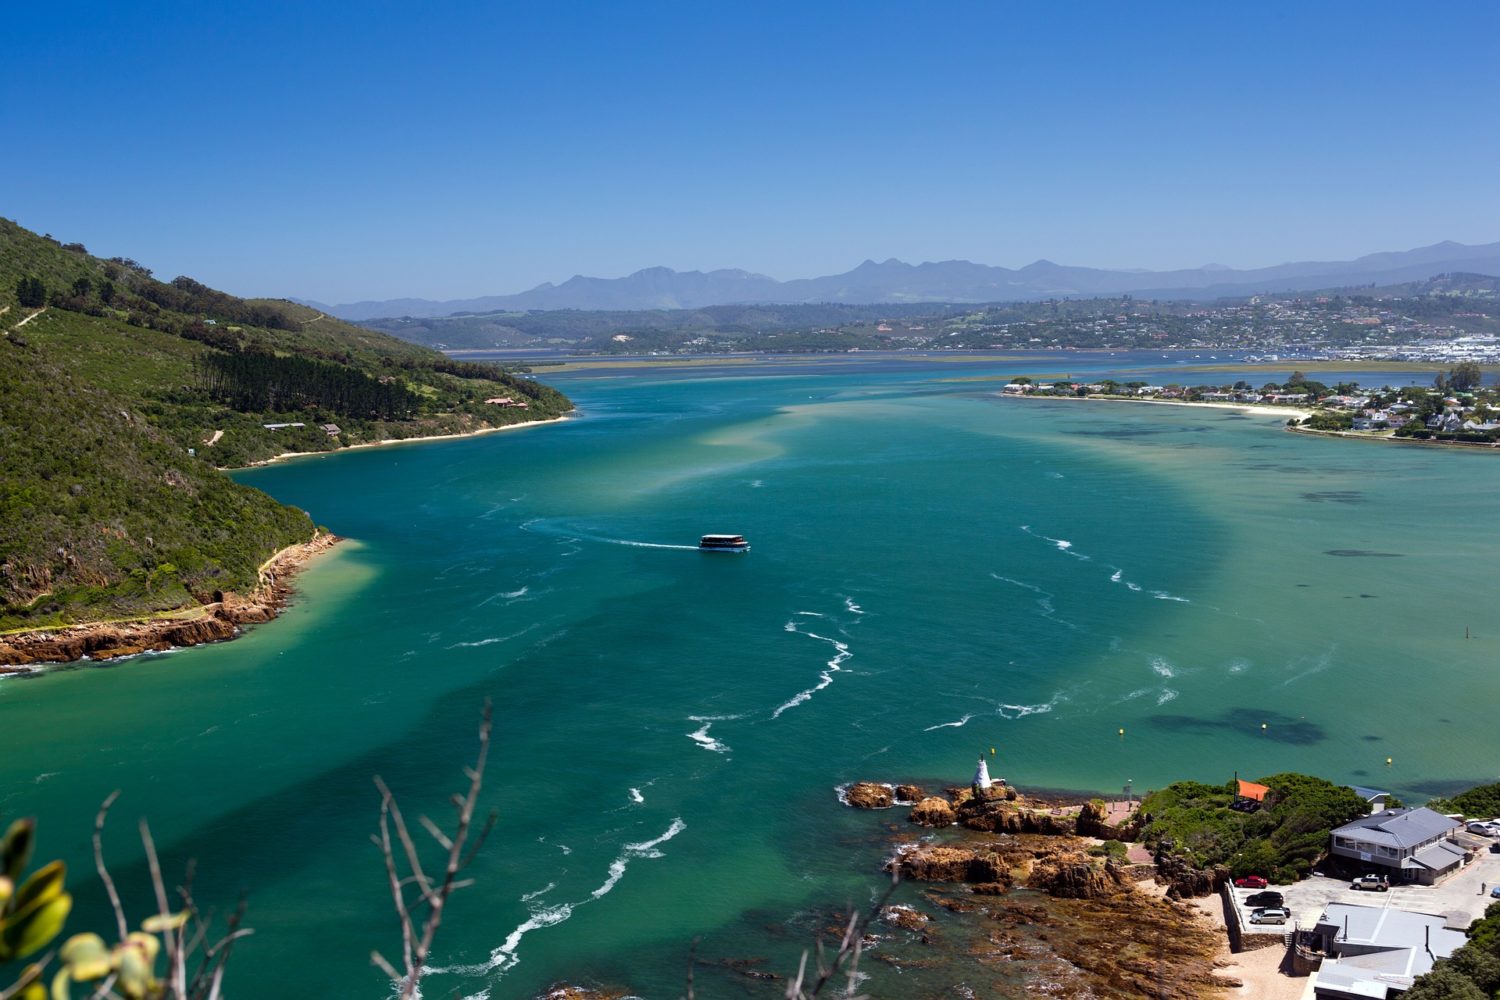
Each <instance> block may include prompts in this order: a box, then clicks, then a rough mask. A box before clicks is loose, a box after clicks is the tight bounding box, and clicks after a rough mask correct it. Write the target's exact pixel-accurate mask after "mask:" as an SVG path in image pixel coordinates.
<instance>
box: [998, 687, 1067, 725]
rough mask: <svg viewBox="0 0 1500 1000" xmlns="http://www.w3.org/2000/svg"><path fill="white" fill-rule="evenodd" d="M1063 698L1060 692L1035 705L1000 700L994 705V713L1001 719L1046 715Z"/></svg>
mask: <svg viewBox="0 0 1500 1000" xmlns="http://www.w3.org/2000/svg"><path fill="white" fill-rule="evenodd" d="M1062 700H1063V695H1062V692H1061V691H1059V692H1058V693H1057V694H1054V695H1053V696H1052V700H1051V701H1045V702H1042V703H1040V704H1037V705H1012V704H1009V703H1007V702H1002V703H1001V704H999V705H996V706H995V714H996V715H998V716H1000V718H1002V719H1024V718H1026V716H1028V715H1046V714H1047V713H1048V712H1050V711H1052V710H1053V709H1054V708H1056V707H1057V704H1058V702H1060V701H1062Z"/></svg>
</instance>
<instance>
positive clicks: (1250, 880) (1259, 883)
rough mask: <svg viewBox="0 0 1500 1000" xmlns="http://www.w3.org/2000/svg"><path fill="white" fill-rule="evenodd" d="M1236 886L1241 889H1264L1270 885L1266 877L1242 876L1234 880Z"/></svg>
mask: <svg viewBox="0 0 1500 1000" xmlns="http://www.w3.org/2000/svg"><path fill="white" fill-rule="evenodd" d="M1234 884H1235V885H1237V886H1239V887H1240V888H1241V889H1264V888H1265V887H1266V886H1267V885H1270V883H1269V882H1267V881H1266V878H1265V876H1264V875H1241V876H1240V877H1239V878H1237V879H1235V880H1234Z"/></svg>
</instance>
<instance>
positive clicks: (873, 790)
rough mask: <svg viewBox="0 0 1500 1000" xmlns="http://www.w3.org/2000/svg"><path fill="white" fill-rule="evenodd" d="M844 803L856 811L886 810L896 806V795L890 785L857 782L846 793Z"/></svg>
mask: <svg viewBox="0 0 1500 1000" xmlns="http://www.w3.org/2000/svg"><path fill="white" fill-rule="evenodd" d="M844 801H845V802H846V803H848V804H849V805H851V806H853V807H854V808H855V809H885V808H887V807H889V806H893V805H895V804H896V793H895V792H894V791H893V790H892V789H891V786H890V785H881V784H877V783H875V782H873V781H856V782H855V783H854V784H852V785H850V786H849V789H848V791H846V792H845V793H844Z"/></svg>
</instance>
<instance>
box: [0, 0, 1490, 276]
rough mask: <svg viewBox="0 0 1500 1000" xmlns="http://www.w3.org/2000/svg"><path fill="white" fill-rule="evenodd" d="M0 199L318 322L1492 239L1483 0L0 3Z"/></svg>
mask: <svg viewBox="0 0 1500 1000" xmlns="http://www.w3.org/2000/svg"><path fill="white" fill-rule="evenodd" d="M4 22H5V25H4V37H5V44H4V50H5V56H4V58H3V59H0V122H3V123H4V125H5V126H6V133H7V141H6V143H5V150H4V153H3V155H0V215H3V216H6V217H9V218H13V219H15V221H17V222H19V223H21V224H22V225H24V226H26V227H28V228H30V229H34V230H36V231H39V232H47V233H51V234H53V235H54V236H56V237H58V238H59V239H62V240H63V241H65V242H67V241H78V242H82V243H84V244H86V245H87V246H88V248H89V249H90V250H91V251H92V252H94V253H98V254H102V255H104V256H117V255H118V256H126V257H131V258H134V259H136V260H138V261H140V262H141V263H143V264H145V265H146V266H148V267H150V268H152V269H154V270H155V272H156V273H157V275H158V276H159V277H163V278H170V277H173V276H175V275H177V274H187V275H189V276H191V277H194V278H197V279H198V280H200V281H204V282H206V283H207V284H210V285H213V286H215V287H219V288H223V289H225V290H226V291H230V292H234V293H236V294H241V295H266V296H277V297H281V296H295V297H299V298H307V299H314V300H318V301H322V302H326V303H341V302H349V301H354V300H358V299H386V298H396V297H407V296H412V297H423V298H435V299H449V298H461V297H470V296H478V295H488V294H503V293H509V292H517V291H521V290H524V289H526V288H529V287H532V286H534V285H536V284H538V283H540V282H543V281H554V282H560V281H563V280H566V279H567V278H568V277H570V276H572V275H574V274H589V275H597V276H601V277H616V276H619V275H623V274H627V273H630V272H632V271H635V270H638V269H640V268H643V267H650V266H657V265H664V266H667V267H672V268H676V269H678V270H692V269H701V270H709V269H714V268H721V267H735V268H744V269H746V270H750V271H756V272H759V273H763V274H768V275H770V276H772V277H775V278H779V279H782V280H785V279H789V278H799V277H811V276H815V275H821V274H833V273H838V272H842V271H845V270H848V269H849V268H851V267H853V266H855V265H857V264H859V263H860V262H861V261H862V260H865V259H866V258H870V259H875V260H883V259H885V258H888V257H896V258H899V259H901V260H905V261H909V262H913V263H917V262H921V261H924V260H948V259H967V260H973V261H977V262H980V263H985V264H994V265H1003V266H1007V267H1019V266H1022V265H1025V264H1028V263H1030V262H1032V261H1034V260H1037V259H1039V258H1045V259H1049V260H1053V261H1056V262H1058V263H1063V264H1072V265H1087V266H1094V267H1135V268H1151V269H1163V268H1175V267H1194V266H1199V265H1203V264H1208V263H1218V264H1224V265H1228V266H1232V267H1257V266H1264V265H1270V264H1276V263H1281V262H1284V261H1289V260H1338V259H1348V258H1352V257H1356V256H1359V255H1361V254H1364V253H1371V252H1375V251H1381V250H1404V249H1410V248H1412V247H1416V246H1423V245H1427V244H1430V243H1435V242H1438V241H1441V240H1456V241H1459V242H1463V243H1486V242H1492V241H1496V240H1500V183H1497V182H1500V128H1497V127H1496V123H1500V3H1496V2H1494V0H1475V2H1464V0H1455V2H1452V3H1445V4H1432V5H1418V4H1412V3H1409V2H1402V3H1381V2H1368V3H1305V2H1295V3H1279V2H1263V3H1255V4H1217V3H1212V4H1211V3H1203V2H1201V0H1200V2H1193V3H1180V4H1173V3H1167V2H1163V3H1152V4H1122V3H1119V2H1111V3H1097V4H1094V3H1081V2H1080V3H1044V2H1036V3H1030V2H1023V0H1010V2H1005V3H1000V2H976V3H939V2H933V3H911V2H902V3H881V2H875V0H866V2H850V3H842V2H832V0H829V2H817V3H805V2H802V3H785V4H783V3H775V2H766V3H746V2H741V3H719V2H708V0H700V2H695V3H682V4H666V3H660V4H652V3H644V2H643V3H616V2H608V3H603V2H601V3H582V2H571V3H570V2H565V0H559V2H550V0H549V2H532V3H525V4H520V3H504V2H493V0H492V2H483V3H442V2H433V3H428V4H422V5H417V4H411V3H385V2H379V0H365V2H360V3H319V2H316V0H310V2H305V3H299V4H288V3H268V4H258V3H253V2H235V3H227V2H214V0H206V2H202V0H200V2H194V3H174V2H171V0H162V2H154V3H150V4H146V3H135V4H129V3H127V4H121V3H119V2H118V0H111V2H108V3H105V2H72V0H55V2H49V3H46V4H40V3H33V4H25V5H18V6H16V7H14V8H12V9H7V11H6V14H5V18H4Z"/></svg>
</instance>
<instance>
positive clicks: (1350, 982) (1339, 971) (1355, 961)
mask: <svg viewBox="0 0 1500 1000" xmlns="http://www.w3.org/2000/svg"><path fill="white" fill-rule="evenodd" d="M1447 923H1448V919H1447V918H1446V917H1441V916H1437V915H1435V914H1431V913H1413V912H1411V911H1409V910H1396V909H1390V908H1387V907H1384V906H1361V905H1360V904H1358V903H1329V904H1328V906H1327V907H1326V908H1325V909H1324V910H1323V915H1322V916H1321V917H1319V918H1318V924H1319V926H1320V927H1332V928H1333V929H1334V931H1335V934H1334V937H1333V941H1332V942H1331V949H1330V950H1331V951H1332V952H1334V953H1335V954H1337V952H1338V951H1339V946H1340V945H1342V944H1346V943H1347V944H1350V945H1358V946H1360V947H1362V948H1372V947H1373V948H1378V949H1380V950H1379V951H1375V952H1369V953H1366V954H1363V955H1350V956H1348V957H1343V958H1328V959H1324V961H1323V965H1322V967H1321V968H1319V969H1318V985H1320V986H1328V987H1330V988H1333V989H1337V990H1339V991H1340V992H1343V993H1348V994H1351V995H1353V996H1360V997H1385V996H1386V995H1387V992H1388V987H1392V986H1394V987H1398V988H1401V989H1405V988H1406V987H1408V986H1410V985H1411V982H1412V979H1413V978H1414V977H1416V976H1420V975H1422V974H1424V973H1426V972H1429V971H1431V970H1432V964H1433V962H1434V961H1435V960H1436V959H1439V958H1447V957H1448V956H1449V955H1452V954H1453V953H1454V952H1455V951H1457V950H1458V949H1459V948H1460V947H1462V946H1463V944H1464V942H1465V941H1467V940H1468V937H1467V935H1465V934H1464V933H1463V932H1462V931H1458V930H1453V929H1450V928H1449V927H1448V926H1447ZM1429 948H1430V949H1431V951H1430V952H1429V951H1428V949H1429Z"/></svg>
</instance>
